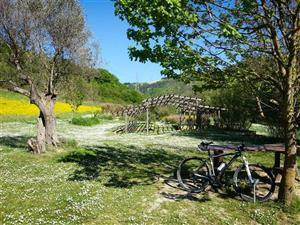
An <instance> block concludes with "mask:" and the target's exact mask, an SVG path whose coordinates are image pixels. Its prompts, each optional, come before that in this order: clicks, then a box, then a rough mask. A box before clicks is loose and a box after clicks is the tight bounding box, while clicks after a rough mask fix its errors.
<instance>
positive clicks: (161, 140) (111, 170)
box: [0, 120, 300, 225]
mask: <svg viewBox="0 0 300 225" xmlns="http://www.w3.org/2000/svg"><path fill="white" fill-rule="evenodd" d="M109 123H112V124H113V123H116V122H114V121H112V122H109ZM2 125H3V126H2V127H1V128H2V130H1V135H2V136H1V139H0V143H1V144H0V160H1V164H0V186H1V187H0V196H1V197H0V212H1V214H0V221H3V224H170V225H171V224H172V225H173V224H203V223H204V224H298V223H299V222H300V215H299V210H300V202H299V201H298V202H295V203H294V205H293V207H291V208H290V209H289V210H283V208H282V207H281V205H280V204H278V203H276V202H274V201H273V200H272V201H270V202H267V203H264V204H254V203H246V202H242V201H241V200H240V199H239V197H237V196H232V195H220V194H217V193H215V192H212V191H210V192H207V193H204V194H198V195H188V194H187V193H186V192H184V191H182V190H181V189H180V188H179V187H178V184H177V182H176V179H174V171H175V169H176V167H177V165H178V163H179V162H180V161H181V160H182V159H183V158H184V157H187V156H192V155H199V153H198V152H196V151H195V149H196V148H195V147H196V144H197V143H199V141H200V140H203V139H201V137H196V136H187V135H179V134H178V133H170V134H164V135H150V136H148V137H147V136H144V135H139V134H124V135H121V136H118V135H115V134H113V133H111V132H109V131H107V132H104V133H99V134H98V135H97V134H93V135H92V134H91V132H92V131H93V130H97V131H99V132H100V131H101V129H102V127H103V126H104V125H103V124H102V125H96V126H94V127H87V128H84V127H79V126H76V125H72V124H70V123H69V122H68V121H65V120H59V121H58V125H59V134H60V137H61V139H62V140H63V139H64V137H67V138H68V139H69V140H70V137H72V135H73V137H74V139H76V140H77V142H78V143H79V145H76V144H75V142H74V141H66V142H65V143H63V145H62V146H61V147H60V148H59V149H58V150H57V151H53V152H48V153H46V154H43V155H32V154H31V153H29V152H27V150H26V140H27V138H28V137H30V136H31V135H33V134H34V132H32V131H30V130H32V129H33V127H34V124H32V123H24V122H18V123H13V122H11V123H3V124H2ZM14 126H15V127H14ZM100 128H101V129H100ZM20 131H22V132H20ZM77 133H78V135H77ZM94 135H96V136H94ZM210 137H211V135H209V134H206V136H203V138H204V139H205V140H210V139H209V138H210ZM222 138H224V136H221V137H219V138H218V137H217V136H216V135H215V136H214V139H215V140H216V143H224V142H222ZM238 142H239V140H238V141H237V140H232V143H238ZM247 156H248V159H249V161H251V162H260V163H263V164H264V165H267V166H271V165H272V163H273V155H272V154H265V153H251V154H250V153H249V154H247ZM274 197H276V196H275V195H274Z"/></svg>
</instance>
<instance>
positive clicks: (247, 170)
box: [242, 156, 255, 184]
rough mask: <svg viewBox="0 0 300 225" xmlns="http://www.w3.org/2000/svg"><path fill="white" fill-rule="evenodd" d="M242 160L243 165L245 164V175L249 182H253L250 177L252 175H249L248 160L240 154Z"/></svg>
mask: <svg viewBox="0 0 300 225" xmlns="http://www.w3.org/2000/svg"><path fill="white" fill-rule="evenodd" d="M242 160H243V162H244V165H245V169H246V172H247V176H248V178H249V180H250V183H251V184H254V183H255V182H254V180H253V178H252V175H251V172H250V169H249V162H248V161H247V159H246V157H245V156H242Z"/></svg>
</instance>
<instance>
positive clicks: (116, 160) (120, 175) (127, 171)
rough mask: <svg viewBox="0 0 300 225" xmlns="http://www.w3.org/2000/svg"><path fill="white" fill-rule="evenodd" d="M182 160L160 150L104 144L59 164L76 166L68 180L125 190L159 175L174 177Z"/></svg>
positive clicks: (177, 156)
mask: <svg viewBox="0 0 300 225" xmlns="http://www.w3.org/2000/svg"><path fill="white" fill-rule="evenodd" d="M181 160H182V157H181V156H179V155H177V154H173V153H169V152H167V151H165V150H163V149H159V148H155V149H154V148H147V149H142V148H138V147H135V146H106V145H103V146H87V147H85V148H84V149H82V150H78V151H76V152H72V153H70V154H68V155H66V156H64V157H63V158H62V159H60V160H59V161H61V162H65V163H67V162H71V163H76V164H77V165H78V166H79V168H78V169H76V170H75V171H74V172H73V174H71V175H70V176H69V180H73V181H81V180H98V181H100V182H103V183H104V185H105V186H108V187H118V188H128V187H132V186H134V185H148V184H152V183H154V182H156V181H157V180H158V178H159V177H160V176H162V175H166V174H167V175H169V174H173V172H174V171H173V170H174V169H173V168H174V166H175V167H176V166H177V165H178V163H179V162H180V161H181Z"/></svg>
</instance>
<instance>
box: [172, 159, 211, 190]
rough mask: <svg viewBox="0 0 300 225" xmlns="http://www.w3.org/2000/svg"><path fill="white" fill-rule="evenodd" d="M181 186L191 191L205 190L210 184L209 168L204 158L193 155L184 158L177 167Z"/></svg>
mask: <svg viewBox="0 0 300 225" xmlns="http://www.w3.org/2000/svg"><path fill="white" fill-rule="evenodd" d="M177 180H178V182H179V184H180V186H181V187H182V188H183V189H184V190H186V191H188V192H191V193H199V192H203V191H205V189H206V187H207V186H208V185H209V170H208V166H207V163H206V162H205V160H204V159H202V158H199V157H192V158H187V159H184V160H183V161H182V162H181V163H180V164H179V166H178V169H177Z"/></svg>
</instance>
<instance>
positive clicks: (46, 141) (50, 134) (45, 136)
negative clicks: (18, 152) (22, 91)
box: [28, 99, 58, 154]
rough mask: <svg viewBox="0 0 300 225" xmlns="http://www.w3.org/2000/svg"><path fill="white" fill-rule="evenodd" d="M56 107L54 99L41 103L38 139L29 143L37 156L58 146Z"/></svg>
mask: <svg viewBox="0 0 300 225" xmlns="http://www.w3.org/2000/svg"><path fill="white" fill-rule="evenodd" d="M54 105H55V100H54V99H50V100H49V99H48V100H46V101H45V103H41V102H39V105H38V107H39V109H40V115H39V117H38V119H37V137H36V139H33V138H31V139H30V140H29V141H28V145H29V147H30V149H31V150H32V151H33V152H34V153H36V154H40V153H42V152H45V151H46V150H47V149H49V148H51V147H56V146H57V144H58V138H57V134H56V119H55V115H54Z"/></svg>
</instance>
